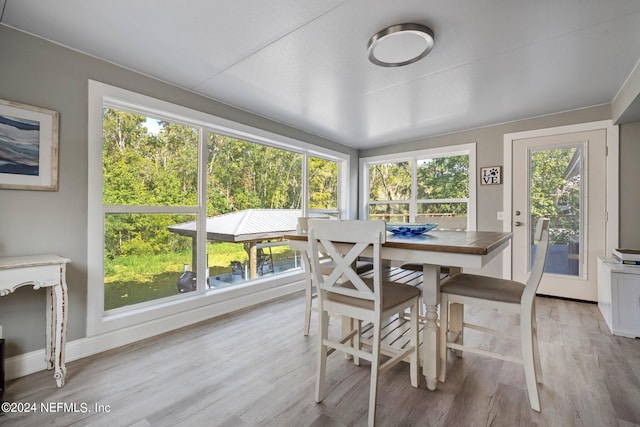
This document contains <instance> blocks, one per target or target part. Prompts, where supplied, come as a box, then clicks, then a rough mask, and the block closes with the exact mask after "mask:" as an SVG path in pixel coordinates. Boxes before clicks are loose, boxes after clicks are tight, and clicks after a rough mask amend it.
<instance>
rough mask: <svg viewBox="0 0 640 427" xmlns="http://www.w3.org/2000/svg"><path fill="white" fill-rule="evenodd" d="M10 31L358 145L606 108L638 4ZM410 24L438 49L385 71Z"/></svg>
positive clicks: (137, 10)
mask: <svg viewBox="0 0 640 427" xmlns="http://www.w3.org/2000/svg"><path fill="white" fill-rule="evenodd" d="M3 3H4V12H3V14H2V17H1V21H0V22H2V23H3V24H5V25H7V26H10V27H13V28H17V29H20V30H23V31H25V32H28V33H31V34H35V35H37V36H40V37H43V38H45V39H48V40H51V41H54V42H56V43H59V44H62V45H64V46H68V47H70V48H73V49H76V50H79V51H82V52H86V53H88V54H90V55H93V56H96V57H99V58H102V59H105V60H107V61H110V62H113V63H116V64H120V65H122V66H125V67H127V68H130V69H133V70H137V71H139V72H141V73H144V74H146V75H149V76H153V77H155V78H158V79H160V80H163V81H166V82H170V83H172V84H175V85H177V86H179V87H182V88H185V89H188V90H191V91H194V92H197V93H201V94H202V95H205V96H207V97H210V98H213V99H216V100H219V101H222V102H225V103H227V104H231V105H234V106H237V107H239V108H241V109H244V110H247V111H251V112H253V113H256V114H258V115H261V116H264V117H268V118H270V119H273V120H276V121H279V122H282V123H286V124H288V125H290V126H293V127H296V128H299V129H302V130H305V131H307V132H310V133H313V134H317V135H320V136H322V137H325V138H328V139H331V140H334V141H336V142H340V143H343V144H345V145H348V146H351V147H354V148H369V147H375V146H380V145H387V144H392V143H398V142H402V141H407V140H412V139H417V138H421V137H426V136H433V135H438V134H443V133H449V132H455V131H459V130H464V129H471V128H476V127H481V126H486V125H490V124H496V123H503V122H508V121H513V120H518V119H523V118H529V117H535V116H540V115H546V114H552V113H556V112H561V111H567V110H573V109H579V108H584V107H589V106H593V105H600V104H608V103H610V102H611V101H612V100H613V99H614V97H615V96H616V94H617V93H618V91H619V90H620V88H621V86H622V85H623V83H624V82H625V79H626V78H627V77H628V76H629V75H630V73H631V72H632V70H633V69H634V67H635V66H636V64H637V62H638V59H639V58H640V1H637V0H535V1H532V0H394V1H383V0H323V1H318V0H315V1H314V0H270V1H265V0H233V1H229V0H226V1H225V0H181V1H175V0H110V1H100V0H55V1H42V0H5V1H3V0H0V6H1V5H2V4H3ZM403 22H415V23H420V24H425V25H428V26H429V27H431V28H432V29H433V31H434V33H435V47H434V49H433V51H432V52H431V53H430V54H429V55H428V56H427V57H426V58H424V59H422V60H421V61H419V62H417V63H415V64H412V65H408V66H405V67H399V68H383V67H378V66H375V65H373V64H371V63H370V62H369V61H368V59H367V51H366V47H367V42H368V40H369V38H370V37H371V36H372V35H373V34H374V33H376V32H378V31H379V30H381V29H383V28H385V27H387V26H389V25H392V24H398V23H403Z"/></svg>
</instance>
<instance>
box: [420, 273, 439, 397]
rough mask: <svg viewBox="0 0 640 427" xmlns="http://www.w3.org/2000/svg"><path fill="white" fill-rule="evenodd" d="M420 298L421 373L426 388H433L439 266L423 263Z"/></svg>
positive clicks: (436, 373) (436, 362) (436, 370)
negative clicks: (422, 312) (423, 311)
mask: <svg viewBox="0 0 640 427" xmlns="http://www.w3.org/2000/svg"><path fill="white" fill-rule="evenodd" d="M422 273H423V276H422V300H423V302H424V303H425V305H426V306H427V312H426V314H425V317H426V323H425V326H424V329H423V331H422V334H423V337H422V373H423V374H424V376H425V379H426V380H427V388H428V389H429V390H435V389H436V388H437V385H438V376H439V374H440V359H439V356H438V355H439V354H440V351H439V347H440V343H439V341H438V336H439V334H438V331H439V329H438V302H439V301H440V266H438V265H431V264H424V265H423V267H422Z"/></svg>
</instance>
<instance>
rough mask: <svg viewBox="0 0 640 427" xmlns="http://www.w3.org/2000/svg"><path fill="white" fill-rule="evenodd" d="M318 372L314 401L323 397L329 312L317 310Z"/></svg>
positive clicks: (320, 400) (318, 400) (319, 400)
mask: <svg viewBox="0 0 640 427" xmlns="http://www.w3.org/2000/svg"><path fill="white" fill-rule="evenodd" d="M318 317H319V318H318V329H319V330H318V372H317V375H318V376H317V377H316V402H322V400H323V399H324V381H325V375H326V371H327V351H328V348H327V346H326V345H325V343H324V342H325V340H326V339H328V337H329V313H327V312H326V311H324V310H322V309H319V310H318Z"/></svg>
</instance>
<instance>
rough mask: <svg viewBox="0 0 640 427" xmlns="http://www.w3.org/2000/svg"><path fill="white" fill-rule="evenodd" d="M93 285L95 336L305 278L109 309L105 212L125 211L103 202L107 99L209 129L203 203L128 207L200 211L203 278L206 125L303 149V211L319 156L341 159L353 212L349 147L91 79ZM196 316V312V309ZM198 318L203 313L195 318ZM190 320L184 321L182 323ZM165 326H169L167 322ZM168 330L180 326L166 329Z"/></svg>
mask: <svg viewBox="0 0 640 427" xmlns="http://www.w3.org/2000/svg"><path fill="white" fill-rule="evenodd" d="M88 105H89V112H88V120H89V121H88V226H87V228H88V229H87V231H88V241H87V263H88V272H87V273H88V274H87V281H88V290H87V336H88V337H91V336H95V335H99V334H104V333H107V332H111V331H116V330H121V329H124V328H129V327H131V326H134V325H140V324H143V323H146V322H152V321H157V322H158V323H160V322H161V321H164V319H168V318H169V317H172V316H173V317H174V318H176V316H178V317H179V315H180V314H181V313H185V312H193V311H194V310H199V311H200V312H203V313H206V314H202V316H207V317H206V318H208V317H214V316H215V312H216V310H200V309H202V308H203V307H205V308H206V306H209V305H212V304H220V303H223V304H225V305H226V308H225V310H224V312H228V311H231V309H234V310H237V309H242V308H245V307H248V306H250V305H253V304H256V303H258V302H260V301H261V298H266V297H265V296H261V294H265V293H267V292H268V291H269V290H273V289H274V288H277V287H281V286H285V285H288V284H290V283H292V282H295V281H297V280H299V279H300V277H301V276H302V275H303V273H302V272H291V273H283V274H279V275H277V276H274V277H272V278H261V279H256V280H253V281H251V282H247V283H244V284H239V285H238V286H234V287H229V288H225V289H220V290H205V288H204V285H200V284H199V286H200V288H199V292H193V293H189V294H181V295H176V296H173V297H167V298H162V299H158V300H153V301H148V302H145V303H140V304H135V305H132V306H128V307H121V308H118V309H114V310H109V311H107V312H105V310H104V265H103V259H104V257H103V248H104V215H105V213H114V212H116V213H117V212H120V211H121V210H122V209H121V208H120V207H117V206H105V205H103V204H102V114H103V108H104V107H105V106H108V107H113V108H121V109H123V110H125V111H131V112H136V113H139V114H145V115H147V116H149V117H153V118H154V119H163V120H167V121H171V122H178V123H182V124H186V125H189V126H195V127H200V128H202V129H203V131H202V132H200V137H199V144H200V146H199V153H200V154H199V159H198V167H199V178H198V179H199V192H200V193H199V202H198V205H197V206H177V207H172V206H162V207H158V208H156V207H135V206H132V207H126V208H124V210H126V211H127V212H134V213H138V212H139V213H186V214H195V215H197V218H198V221H199V223H198V231H197V242H198V243H197V244H198V247H197V251H198V255H197V256H198V272H197V277H206V273H205V270H204V269H205V268H206V258H205V257H206V242H207V240H206V203H204V200H205V199H206V176H204V175H205V174H204V173H203V171H205V170H206V167H205V166H206V165H205V163H206V155H204V153H206V152H207V138H206V135H204V133H205V132H213V133H219V134H223V135H227V136H232V137H236V138H238V139H243V140H246V141H249V142H254V143H259V144H264V145H268V146H271V147H274V148H280V149H284V150H288V151H294V152H296V153H300V154H302V157H303V160H302V161H303V167H302V169H303V171H302V173H303V176H304V179H303V186H302V201H303V202H302V213H303V215H306V213H307V212H308V207H307V201H308V186H307V179H308V177H307V163H308V157H309V156H314V157H319V158H324V159H327V160H332V161H335V162H338V180H339V181H338V189H339V194H338V210H339V213H338V214H339V215H340V217H343V218H348V217H349V212H348V209H349V204H348V200H349V185H348V182H347V179H348V176H349V173H348V171H349V168H350V158H349V155H348V154H345V153H340V152H337V151H333V150H330V149H327V148H324V147H319V146H316V145H313V144H309V143H307V142H304V141H300V140H297V139H293V138H290V137H286V136H283V135H279V134H276V133H272V132H269V131H266V130H263V129H259V128H255V127H252V126H248V125H244V124H241V123H236V122H233V121H230V120H227V119H223V118H220V117H216V116H213V115H211V114H207V113H204V112H201V111H197V110H193V109H190V108H186V107H182V106H179V105H176V104H172V103H169V102H166V101H162V100H159V99H156V98H152V97H149V96H146V95H142V94H139V93H135V92H131V91H128V90H125V89H121V88H118V87H115V86H110V85H107V84H104V83H100V82H97V81H93V80H89V87H88ZM192 317H193V316H192ZM195 320H196V321H197V320H203V319H202V318H200V319H195ZM180 322H182V323H180ZM190 323H194V321H193V320H190V321H188V320H176V319H174V324H175V325H177V326H184V325H186V324H190ZM161 327H162V326H161ZM165 329H166V330H169V329H172V328H168V329H167V328H165Z"/></svg>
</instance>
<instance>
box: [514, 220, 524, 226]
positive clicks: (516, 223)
mask: <svg viewBox="0 0 640 427" xmlns="http://www.w3.org/2000/svg"><path fill="white" fill-rule="evenodd" d="M513 225H515V226H516V227H520V226H521V225H522V223H521V222H520V221H516V222H514V223H513Z"/></svg>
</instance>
